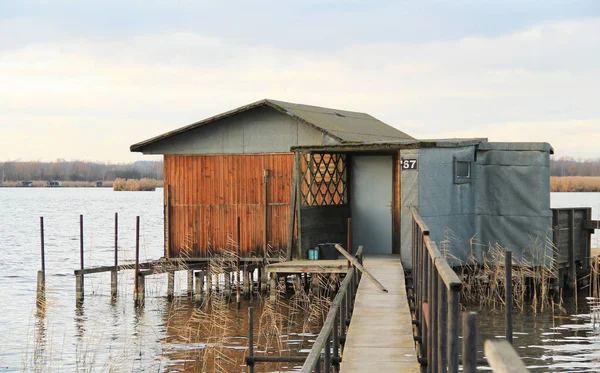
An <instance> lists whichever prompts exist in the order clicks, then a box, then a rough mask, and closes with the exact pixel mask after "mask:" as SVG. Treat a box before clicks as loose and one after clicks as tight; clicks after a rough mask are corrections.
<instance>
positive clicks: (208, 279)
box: [206, 265, 213, 294]
mask: <svg viewBox="0 0 600 373" xmlns="http://www.w3.org/2000/svg"><path fill="white" fill-rule="evenodd" d="M212 286H213V281H212V272H211V270H210V265H209V266H208V267H207V268H206V293H207V294H211V293H212Z"/></svg>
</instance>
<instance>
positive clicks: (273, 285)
mask: <svg viewBox="0 0 600 373" xmlns="http://www.w3.org/2000/svg"><path fill="white" fill-rule="evenodd" d="M270 292H271V294H270V297H269V299H270V300H271V302H275V300H276V299H277V273H271V289H270Z"/></svg>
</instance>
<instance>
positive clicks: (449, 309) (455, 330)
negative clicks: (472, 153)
mask: <svg viewBox="0 0 600 373" xmlns="http://www.w3.org/2000/svg"><path fill="white" fill-rule="evenodd" d="M411 212H412V272H411V278H412V285H409V286H407V287H408V299H409V305H410V309H411V314H412V323H413V325H415V326H416V327H415V328H414V329H413V330H414V332H415V333H414V339H415V342H416V348H417V353H418V361H419V363H420V364H421V370H422V371H423V372H428V373H429V372H431V373H446V372H448V373H457V372H458V367H459V364H461V363H462V372H465V373H473V372H477V364H478V363H479V364H480V365H482V364H486V365H487V364H488V363H489V365H490V367H491V368H492V371H494V372H496V371H497V372H507V370H505V368H506V364H505V362H506V361H515V360H516V361H519V362H520V364H512V365H510V368H512V369H513V370H510V371H511V372H516V373H521V372H528V370H527V368H525V366H524V365H523V363H522V362H521V361H520V359H519V357H518V354H517V352H516V351H515V350H514V348H513V347H512V346H511V344H510V343H508V342H505V343H500V344H498V342H491V341H486V348H485V355H486V357H488V361H484V362H478V361H477V353H476V352H477V325H476V318H477V314H476V313H475V312H468V313H464V315H463V318H462V336H463V339H462V346H461V344H459V322H460V312H459V302H460V291H461V287H462V282H461V280H460V278H459V277H458V275H457V274H456V273H455V272H454V270H452V268H451V267H450V265H449V264H448V261H447V260H446V258H445V257H444V256H443V255H442V254H441V253H440V251H439V250H438V248H437V245H436V244H435V242H434V241H432V240H431V239H430V237H429V228H428V227H427V225H426V224H425V222H424V221H423V219H421V217H420V216H419V214H418V212H417V211H416V209H414V208H412V207H411ZM508 258H510V255H508ZM509 268H510V266H509ZM509 276H510V275H508V276H507V278H510V277H509ZM507 298H511V299H512V289H511V287H509V289H507ZM509 307H510V306H509ZM510 308H512V307H510ZM507 313H508V312H507ZM507 330H508V329H507ZM510 330H512V329H510ZM507 335H508V333H507ZM461 347H462V361H461V359H460V358H459V357H460V354H461Z"/></svg>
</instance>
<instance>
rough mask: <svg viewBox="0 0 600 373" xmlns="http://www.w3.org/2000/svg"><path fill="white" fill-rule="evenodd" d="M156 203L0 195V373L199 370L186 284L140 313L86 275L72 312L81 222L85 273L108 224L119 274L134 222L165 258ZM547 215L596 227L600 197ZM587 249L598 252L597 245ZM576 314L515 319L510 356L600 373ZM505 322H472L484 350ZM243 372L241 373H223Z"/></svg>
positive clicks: (154, 292) (104, 259)
mask: <svg viewBox="0 0 600 373" xmlns="http://www.w3.org/2000/svg"><path fill="white" fill-rule="evenodd" d="M162 203H163V195H162V189H159V190H157V191H156V192H113V191H112V190H110V189H106V188H80V189H76V188H0V212H1V216H2V220H1V221H0V371H1V372H16V371H86V372H96V371H98V372H101V371H112V372H129V371H155V372H157V371H158V372H164V371H197V370H200V369H201V368H202V367H201V366H199V365H198V363H197V362H194V360H197V359H196V357H197V356H198V354H199V351H201V350H203V349H204V348H205V347H206V345H207V344H210V341H207V340H205V339H203V338H202V336H201V335H192V334H193V333H189V330H193V329H189V326H190V325H192V324H193V322H191V321H190V316H192V315H193V314H194V312H197V309H196V308H194V306H193V304H192V303H191V302H190V301H189V300H187V298H185V297H183V295H184V292H185V287H186V284H185V277H184V276H183V275H181V276H177V278H176V284H175V285H176V286H175V291H176V293H177V294H178V295H181V297H178V298H177V299H178V300H177V301H175V302H173V303H171V302H167V300H166V297H165V294H166V281H165V276H164V275H157V276H149V277H148V278H147V283H146V289H147V292H146V294H147V300H146V305H145V307H144V308H142V309H136V308H135V307H134V304H133V299H132V293H133V276H132V271H123V272H122V273H121V274H120V275H119V299H118V300H117V301H116V302H111V300H110V274H108V273H105V274H97V275H87V276H86V284H85V290H86V298H85V302H84V304H83V306H82V307H76V302H75V278H74V276H73V270H74V269H76V268H79V215H80V214H83V215H84V232H85V236H84V242H85V263H86V267H92V266H101V265H111V264H112V260H113V259H112V258H113V241H114V233H113V232H114V213H115V212H118V213H119V222H120V224H119V231H120V232H119V258H120V262H121V263H126V262H132V261H133V259H134V253H135V251H134V250H135V217H136V215H139V216H140V217H141V250H140V256H141V260H142V261H146V260H150V259H158V258H160V257H161V256H162V255H163V211H162ZM552 206H553V207H582V206H583V207H585V206H589V207H592V209H593V212H592V213H593V217H594V219H600V217H599V216H600V193H553V194H552ZM40 216H44V219H45V228H46V229H45V237H46V271H47V280H46V281H47V282H46V286H47V292H46V301H47V302H46V307H45V314H44V315H37V316H36V306H35V291H36V272H37V270H38V269H39V268H40V255H39V252H40V246H39V217H40ZM593 242H594V246H600V244H598V238H597V237H595V236H594V238H593ZM248 305H252V306H255V307H257V316H255V318H256V319H257V320H258V315H259V314H260V312H259V311H260V306H261V305H260V303H259V302H254V303H248V302H245V303H244V305H243V307H242V311H241V314H240V315H238V314H237V311H236V310H235V309H234V308H232V309H231V310H230V313H229V314H228V315H227V317H229V319H230V320H237V321H235V322H233V323H232V326H231V330H229V334H230V336H229V337H228V338H227V341H226V342H225V343H222V345H223V346H224V348H226V349H227V351H229V352H230V353H228V354H227V355H226V356H227V358H231V359H237V361H241V359H242V358H243V355H244V350H245V346H246V345H247V340H246V334H247V331H246V330H247V325H246V324H245V320H246V316H245V315H246V309H247V307H248ZM573 306H574V302H570V303H569V302H566V308H567V311H568V312H567V313H566V314H564V315H560V316H557V317H552V315H551V314H543V315H542V314H537V315H535V314H533V313H532V312H529V311H527V310H526V311H525V312H521V313H516V314H515V316H514V317H515V328H514V330H515V346H516V347H517V349H518V351H519V353H520V354H521V355H522V356H524V357H525V362H526V363H527V365H528V366H530V367H531V368H532V369H533V370H537V371H548V370H552V371H557V372H558V371H561V372H563V371H564V372H566V371H591V370H600V368H599V367H600V328H599V327H598V325H595V326H594V325H593V323H592V322H591V318H590V313H589V307H587V306H586V305H585V302H583V301H580V302H579V306H580V308H579V309H577V310H575V309H574V307H573ZM502 315H503V313H502V312H500V311H497V312H480V323H479V324H480V325H483V327H482V328H481V333H482V337H483V338H495V337H496V336H499V335H501V334H502V333H503V328H504V326H503V316H502ZM238 316H240V317H238ZM192 326H193V325H192ZM182 331H183V332H182ZM303 331H304V330H302V328H301V327H299V326H296V327H293V326H292V327H290V328H289V329H286V330H284V331H282V334H283V335H282V336H281V338H280V340H281V341H283V342H285V341H286V340H288V341H289V342H290V343H289V345H293V346H295V347H294V348H295V349H296V350H302V349H303V348H307V347H309V346H310V343H311V342H312V339H314V334H313V335H311V334H310V333H307V334H304V333H303ZM313 332H314V330H313ZM186 333H187V334H186ZM483 338H482V339H483ZM221 342H223V341H221ZM283 349H285V348H283ZM270 352H273V349H271V350H270ZM259 367H260V365H259ZM536 367H537V368H536ZM283 368H285V367H283ZM212 369H214V367H212ZM246 370H247V368H245V367H240V368H237V369H232V370H230V371H238V372H245V371H246ZM261 370H262V371H273V370H274V369H273V368H269V367H260V369H259V370H257V371H261ZM209 371H210V370H209Z"/></svg>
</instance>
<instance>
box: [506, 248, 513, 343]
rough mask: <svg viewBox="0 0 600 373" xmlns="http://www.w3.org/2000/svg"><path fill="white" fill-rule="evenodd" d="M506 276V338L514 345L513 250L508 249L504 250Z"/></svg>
mask: <svg viewBox="0 0 600 373" xmlns="http://www.w3.org/2000/svg"><path fill="white" fill-rule="evenodd" d="M504 271H505V273H504V278H505V281H506V284H505V286H504V302H505V305H506V340H507V341H508V343H510V344H511V345H512V343H513V330H512V311H513V296H512V295H513V294H512V293H513V289H512V252H511V251H509V250H506V251H505V252H504Z"/></svg>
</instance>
